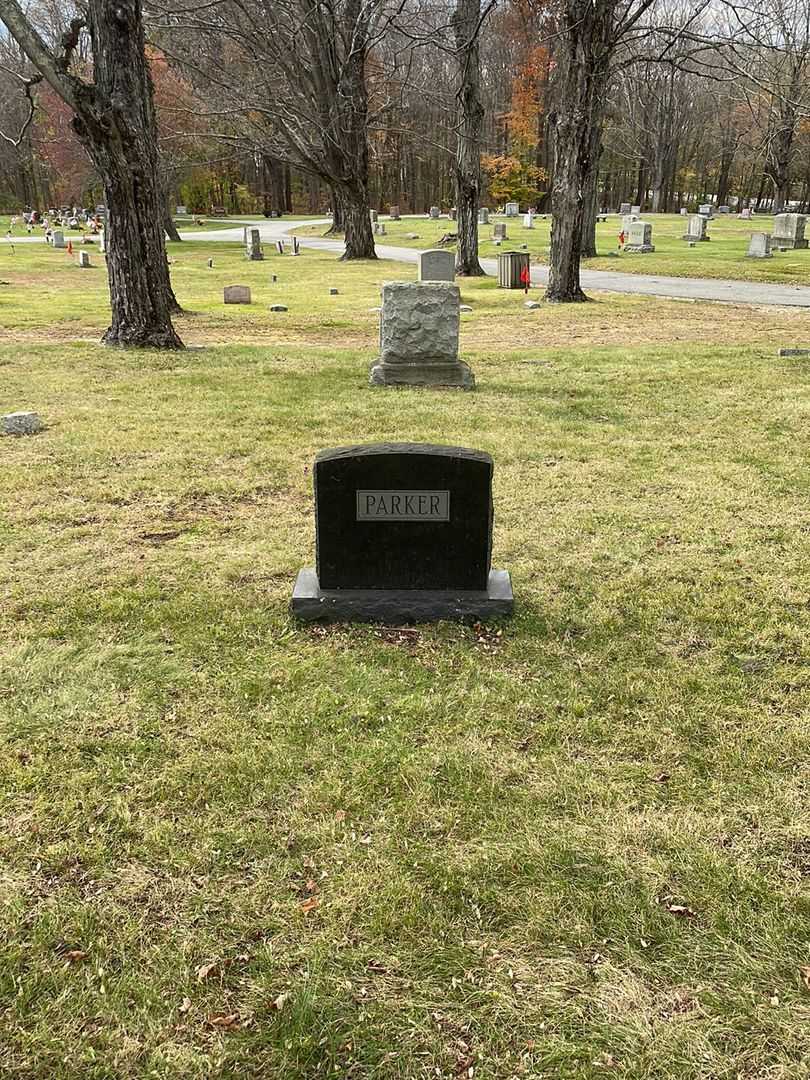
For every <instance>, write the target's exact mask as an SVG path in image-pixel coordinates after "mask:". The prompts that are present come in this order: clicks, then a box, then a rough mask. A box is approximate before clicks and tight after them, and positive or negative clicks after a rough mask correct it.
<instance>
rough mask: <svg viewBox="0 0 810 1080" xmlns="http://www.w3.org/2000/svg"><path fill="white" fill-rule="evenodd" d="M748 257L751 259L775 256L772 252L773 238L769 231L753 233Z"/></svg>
mask: <svg viewBox="0 0 810 1080" xmlns="http://www.w3.org/2000/svg"><path fill="white" fill-rule="evenodd" d="M747 257H748V258H749V259H772V258H773V255H772V254H771V238H770V236H769V235H768V234H767V233H764V232H755V233H751V240H750V243H749V244H748V252H747Z"/></svg>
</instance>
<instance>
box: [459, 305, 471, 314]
mask: <svg viewBox="0 0 810 1080" xmlns="http://www.w3.org/2000/svg"><path fill="white" fill-rule="evenodd" d="M458 310H459V311H460V312H461V313H462V315H464V314H466V313H467V312H469V311H472V308H471V307H470V305H469V304H459V306H458Z"/></svg>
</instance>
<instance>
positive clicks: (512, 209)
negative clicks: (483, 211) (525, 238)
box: [505, 202, 520, 217]
mask: <svg viewBox="0 0 810 1080" xmlns="http://www.w3.org/2000/svg"><path fill="white" fill-rule="evenodd" d="M505 213H506V216H507V217H517V216H518V214H519V213H520V203H516V202H508V203H507V204H506V210H505Z"/></svg>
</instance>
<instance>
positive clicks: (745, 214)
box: [740, 206, 751, 221]
mask: <svg viewBox="0 0 810 1080" xmlns="http://www.w3.org/2000/svg"><path fill="white" fill-rule="evenodd" d="M740 217H741V218H742V220H743V221H750V220H751V207H750V206H746V207H744V208H743V209H742V210H741V211H740Z"/></svg>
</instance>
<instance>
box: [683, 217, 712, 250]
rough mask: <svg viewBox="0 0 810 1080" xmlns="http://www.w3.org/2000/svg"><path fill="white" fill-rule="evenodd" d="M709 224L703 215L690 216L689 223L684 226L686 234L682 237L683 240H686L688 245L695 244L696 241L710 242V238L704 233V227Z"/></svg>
mask: <svg viewBox="0 0 810 1080" xmlns="http://www.w3.org/2000/svg"><path fill="white" fill-rule="evenodd" d="M708 223H709V219H708V218H707V217H705V215H703V214H690V215H689V221H688V223H687V226H686V233H685V234H684V235H683V237H682V239H683V240H688V241H690V243H695V241H697V240H711V237H710V236H709V234H708V233H707V232H706V226H707V225H708Z"/></svg>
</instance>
